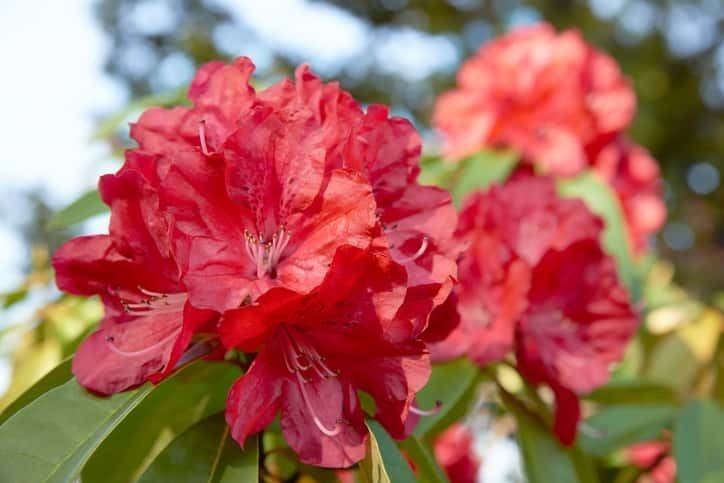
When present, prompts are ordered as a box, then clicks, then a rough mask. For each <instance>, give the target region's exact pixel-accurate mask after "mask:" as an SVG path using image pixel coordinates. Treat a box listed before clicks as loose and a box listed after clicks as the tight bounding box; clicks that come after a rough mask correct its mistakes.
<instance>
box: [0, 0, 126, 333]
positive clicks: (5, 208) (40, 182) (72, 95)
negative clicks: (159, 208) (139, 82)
mask: <svg viewBox="0 0 724 483" xmlns="http://www.w3.org/2000/svg"><path fill="white" fill-rule="evenodd" d="M89 5H90V2H89V1H85V0H80V1H75V0H74V1H63V2H58V1H54V0H35V1H32V2H30V1H3V2H0V58H2V59H3V63H4V67H3V72H4V74H3V76H2V77H1V79H2V80H0V106H2V109H3V115H2V116H0V139H1V140H2V145H3V149H1V150H0V189H2V190H3V192H4V193H5V194H6V196H4V197H3V199H2V200H0V215H1V216H2V218H1V219H0V290H7V289H9V288H11V287H12V286H14V285H15V284H17V282H18V281H19V278H20V276H21V273H20V269H21V267H22V263H23V261H24V260H26V259H27V256H28V254H27V247H24V246H23V244H22V240H21V239H20V238H19V236H18V235H17V234H16V233H15V231H14V230H13V228H12V225H13V224H14V222H19V221H22V218H23V216H27V215H28V213H27V212H26V211H27V210H26V207H24V206H23V205H22V204H21V203H18V202H17V199H16V197H14V196H13V194H15V193H17V192H18V191H23V190H29V189H40V190H41V192H42V194H43V197H44V198H45V199H46V200H47V201H48V202H49V203H51V204H52V205H54V206H63V205H64V204H66V203H68V202H70V201H72V200H73V199H74V198H75V197H76V196H78V194H79V193H81V192H82V191H83V190H85V189H88V188H90V187H92V186H93V185H94V184H95V182H96V179H97V177H98V174H99V170H100V169H102V167H103V164H102V163H98V162H97V161H98V160H99V159H102V158H103V156H104V149H105V148H104V147H103V146H101V145H93V144H91V143H89V141H88V139H89V137H90V133H91V131H92V128H93V114H94V113H99V112H104V111H105V112H107V111H108V110H109V109H113V108H114V107H115V106H118V105H120V104H121V103H122V102H123V100H124V99H123V91H122V90H119V89H116V88H114V85H113V82H112V81H111V80H110V79H109V78H107V77H106V76H105V75H103V74H102V62H103V56H104V53H105V51H106V48H107V45H106V43H105V40H104V37H103V35H102V32H101V31H100V30H99V29H98V27H97V26H96V25H95V23H94V21H93V17H92V12H91V11H90V9H89ZM39 12H41V14H39ZM59 19H62V21H59ZM0 325H2V323H1V321H0Z"/></svg>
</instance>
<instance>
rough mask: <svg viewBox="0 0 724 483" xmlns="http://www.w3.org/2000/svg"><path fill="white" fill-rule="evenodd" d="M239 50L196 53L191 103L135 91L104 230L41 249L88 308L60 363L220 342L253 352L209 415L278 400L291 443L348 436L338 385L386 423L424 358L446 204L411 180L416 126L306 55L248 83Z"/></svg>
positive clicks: (137, 371) (119, 384)
mask: <svg viewBox="0 0 724 483" xmlns="http://www.w3.org/2000/svg"><path fill="white" fill-rule="evenodd" d="M253 69H254V67H253V64H252V63H251V61H250V60H249V59H246V58H240V59H238V60H236V61H235V62H234V63H232V64H228V65H227V64H224V63H221V62H212V63H210V64H207V65H205V66H203V67H202V68H201V69H200V70H199V71H198V73H197V75H196V77H195V79H194V81H193V83H192V84H191V87H190V90H189V97H190V98H191V100H192V102H193V106H192V107H188V108H187V107H177V108H174V109H168V110H167V109H160V108H159V109H150V110H148V111H146V112H145V113H144V114H143V115H142V116H141V117H140V119H139V120H138V122H137V123H135V124H134V125H133V126H132V128H131V137H132V138H133V139H134V140H135V141H136V142H137V143H138V147H137V148H136V149H132V150H130V151H128V152H127V153H126V160H125V163H124V165H123V166H122V167H121V169H120V170H119V171H118V172H117V173H116V174H114V175H106V176H103V177H102V178H101V180H100V184H99V188H100V191H101V195H102V197H103V200H104V201H105V202H106V204H108V205H109V206H110V208H111V222H110V230H109V234H108V235H97V236H85V237H79V238H76V239H73V240H71V241H69V242H68V243H67V244H65V245H64V246H63V247H62V248H61V249H60V250H58V251H57V253H56V254H55V257H54V260H53V265H54V267H55V270H56V273H57V282H58V286H59V287H60V288H61V289H63V290H65V291H67V292H70V293H75V294H81V295H94V294H97V295H100V297H101V299H102V300H103V303H104V305H105V307H106V316H105V318H104V319H103V321H102V322H101V325H100V328H99V329H98V330H97V331H96V332H95V333H93V334H92V335H91V336H90V337H89V338H88V339H87V340H86V341H85V342H84V343H83V344H82V345H81V347H80V348H79V350H78V353H77V355H76V357H75V359H74V362H73V372H74V373H75V375H76V376H77V378H78V380H79V381H80V383H81V384H83V385H84V386H86V387H87V388H88V389H90V390H92V391H95V392H98V393H101V394H112V393H115V392H118V391H123V390H125V389H128V388H131V387H134V386H136V385H138V384H140V383H142V382H143V381H145V380H152V381H158V380H160V379H162V378H163V377H165V376H166V375H168V374H169V372H170V371H172V370H173V369H174V368H176V367H178V366H179V365H180V364H183V363H185V362H186V361H188V360H190V359H194V358H198V357H201V356H207V357H211V358H214V357H220V356H223V354H224V353H225V352H226V351H227V350H230V349H235V350H238V351H242V352H246V353H249V354H253V355H254V359H253V362H252V363H251V366H250V367H249V369H248V371H247V373H246V374H245V375H244V376H243V377H242V378H241V379H240V380H239V381H238V382H237V383H236V384H235V385H234V386H233V388H231V391H230V393H229V397H228V401H227V409H226V419H227V421H228V423H229V425H230V427H231V434H232V435H233V437H234V438H235V439H236V440H237V441H238V442H239V443H240V444H241V445H243V444H244V441H245V439H246V437H247V436H248V435H250V434H253V433H257V432H259V431H261V430H263V429H264V428H265V427H266V426H267V425H268V424H270V423H271V421H272V419H273V418H274V417H275V416H276V415H277V414H278V413H280V414H281V428H282V431H283V433H284V436H285V438H286V440H287V442H288V443H289V445H290V446H291V447H292V448H293V449H294V450H295V451H296V452H297V453H298V454H299V456H300V459H301V461H303V462H305V463H310V464H315V465H320V466H331V467H345V466H350V465H352V464H354V463H355V462H357V461H359V460H360V459H361V458H362V457H363V456H364V453H365V444H366V439H367V429H366V427H365V425H364V418H363V412H362V409H361V407H360V403H359V400H358V396H357V391H358V390H361V391H364V392H366V393H367V394H369V395H370V396H372V398H373V399H374V401H375V406H376V414H375V417H376V418H377V419H378V420H379V421H380V422H381V423H382V424H383V425H384V426H385V427H386V429H387V430H388V431H389V432H390V434H392V435H393V436H395V437H398V438H401V437H403V436H404V433H405V422H406V420H407V417H408V415H409V413H410V411H411V403H412V401H413V399H414V395H415V393H416V392H417V391H418V390H419V389H420V388H421V387H422V386H423V385H424V383H425V382H426V380H427V378H428V376H429V372H430V364H429V357H428V354H427V349H426V344H425V343H424V342H423V341H422V337H423V336H424V334H425V333H426V332H427V331H428V330H427V329H428V320H429V314H430V312H431V311H432V310H433V309H434V308H435V307H436V306H438V305H440V304H442V302H444V301H445V300H446V299H447V297H448V295H449V293H450V290H451V289H452V284H453V281H454V278H455V276H456V270H457V268H456V264H455V260H454V253H453V251H452V250H453V245H451V243H452V234H453V231H454V229H455V223H456V213H455V210H454V207H453V205H452V203H451V200H450V196H449V195H448V194H447V193H446V192H445V191H443V190H441V189H439V188H434V187H426V186H421V185H419V184H418V183H417V181H416V180H417V175H418V173H419V167H418V158H419V155H420V138H419V136H418V135H417V133H416V132H415V130H414V128H413V127H412V126H411V124H410V123H409V122H407V121H406V120H403V119H400V118H394V117H392V118H391V117H389V113H388V110H387V108H385V107H384V106H370V107H369V108H368V109H367V110H366V111H364V110H362V108H361V107H360V106H359V104H358V103H357V102H356V101H355V100H354V99H353V98H352V97H351V96H350V95H349V94H348V93H347V92H345V91H343V90H341V89H340V88H339V86H338V85H337V84H336V83H329V84H324V83H322V82H321V81H320V80H319V78H317V77H316V76H315V75H314V74H312V73H311V72H310V70H309V69H308V68H307V67H306V66H302V67H300V68H299V69H298V70H297V72H296V80H295V82H292V81H290V80H285V81H282V82H280V83H279V84H276V85H273V86H271V87H270V88H268V89H266V90H263V91H261V92H256V91H255V90H254V89H253V88H252V87H251V85H250V83H249V79H250V76H251V75H252V72H253Z"/></svg>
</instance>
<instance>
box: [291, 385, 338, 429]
mask: <svg viewBox="0 0 724 483" xmlns="http://www.w3.org/2000/svg"><path fill="white" fill-rule="evenodd" d="M297 381H298V383H299V391H300V392H301V393H302V399H304V404H306V405H307V409H308V410H309V414H311V415H312V420H313V421H314V425H315V426H317V429H319V430H320V431H321V432H322V433H323V434H326V435H327V436H329V437H334V436H337V435H338V434H339V433H341V432H342V425H341V424H339V423H338V422H336V423H335V424H334V428H333V429H329V428H327V427H326V426H325V425H324V423H323V422H322V420H321V419H319V417H318V416H317V413H315V412H314V407H313V406H312V403H311V401H310V400H309V396H308V395H307V390H306V389H305V388H304V386H305V384H306V381H305V380H304V379H303V378H302V375H301V374H300V373H299V372H297Z"/></svg>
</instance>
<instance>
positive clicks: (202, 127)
mask: <svg viewBox="0 0 724 483" xmlns="http://www.w3.org/2000/svg"><path fill="white" fill-rule="evenodd" d="M199 141H200V142H201V152H202V153H204V156H209V155H210V154H211V151H209V147H208V145H207V144H206V121H205V120H204V119H202V120H201V121H199Z"/></svg>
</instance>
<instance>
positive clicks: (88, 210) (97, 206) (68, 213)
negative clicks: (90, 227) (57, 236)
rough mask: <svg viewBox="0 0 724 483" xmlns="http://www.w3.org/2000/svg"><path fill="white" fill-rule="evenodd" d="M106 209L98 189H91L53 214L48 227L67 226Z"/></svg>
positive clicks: (53, 228) (56, 228) (59, 227)
mask: <svg viewBox="0 0 724 483" xmlns="http://www.w3.org/2000/svg"><path fill="white" fill-rule="evenodd" d="M107 211H108V207H107V206H106V205H105V204H104V203H103V201H101V197H100V195H99V194H98V190H96V189H93V190H91V191H88V192H87V193H85V194H84V195H83V196H81V197H80V198H78V199H77V200H75V201H74V202H73V203H71V204H70V205H68V206H66V207H65V208H63V209H62V210H60V211H59V212H57V213H56V214H55V215H53V217H52V218H51V219H50V221H49V222H48V228H49V229H51V230H58V229H61V228H67V227H69V226H73V225H75V224H77V223H80V222H82V221H85V220H87V219H88V218H90V217H92V216H95V215H98V214H100V213H105V212H107Z"/></svg>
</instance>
